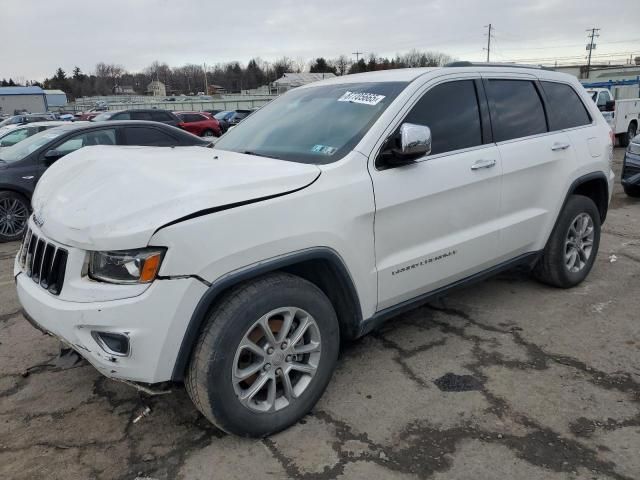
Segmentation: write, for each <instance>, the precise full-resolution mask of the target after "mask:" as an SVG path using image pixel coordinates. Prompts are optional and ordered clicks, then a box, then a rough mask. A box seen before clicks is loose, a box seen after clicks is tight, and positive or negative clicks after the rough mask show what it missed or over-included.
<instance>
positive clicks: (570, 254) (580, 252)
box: [564, 213, 595, 273]
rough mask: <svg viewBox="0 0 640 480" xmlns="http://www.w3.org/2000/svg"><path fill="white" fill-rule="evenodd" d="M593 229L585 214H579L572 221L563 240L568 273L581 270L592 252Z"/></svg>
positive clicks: (589, 218) (589, 219)
mask: <svg viewBox="0 0 640 480" xmlns="http://www.w3.org/2000/svg"><path fill="white" fill-rule="evenodd" d="M594 237H595V228H594V225H593V219H592V218H591V216H590V215H589V214H587V213H580V214H579V215H578V216H577V217H576V218H574V219H573V221H572V222H571V225H570V226H569V231H568V232H567V236H566V239H565V250H564V252H565V265H566V267H567V270H569V271H570V272H573V273H575V272H579V271H580V270H582V269H583V268H584V267H585V265H586V264H587V262H588V261H589V258H590V257H591V253H592V251H593V241H594Z"/></svg>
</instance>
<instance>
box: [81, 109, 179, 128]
mask: <svg viewBox="0 0 640 480" xmlns="http://www.w3.org/2000/svg"><path fill="white" fill-rule="evenodd" d="M111 120H146V121H150V122H159V123H164V124H165V125H171V126H172V127H179V125H180V122H181V120H180V119H179V118H178V117H177V116H176V115H175V114H173V113H172V112H170V111H168V110H159V109H145V110H142V109H140V110H114V111H110V112H104V113H101V114H99V115H96V116H95V117H93V118H92V119H91V121H92V122H104V121H111Z"/></svg>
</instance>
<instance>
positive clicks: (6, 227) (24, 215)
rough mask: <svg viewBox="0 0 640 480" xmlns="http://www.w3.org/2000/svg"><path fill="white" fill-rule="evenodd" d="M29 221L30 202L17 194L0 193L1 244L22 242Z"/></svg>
mask: <svg viewBox="0 0 640 480" xmlns="http://www.w3.org/2000/svg"><path fill="white" fill-rule="evenodd" d="M28 219H29V202H28V200H27V199H26V198H24V197H23V196H22V195H20V194H18V193H15V192H0V242H13V241H15V240H20V238H21V237H22V234H23V233H24V229H25V228H26V226H27V220H28Z"/></svg>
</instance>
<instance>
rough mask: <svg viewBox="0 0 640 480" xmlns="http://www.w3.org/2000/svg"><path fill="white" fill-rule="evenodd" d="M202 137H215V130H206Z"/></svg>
mask: <svg viewBox="0 0 640 480" xmlns="http://www.w3.org/2000/svg"><path fill="white" fill-rule="evenodd" d="M202 136H203V137H205V138H211V137H215V135H214V133H213V130H205V131H204V132H202Z"/></svg>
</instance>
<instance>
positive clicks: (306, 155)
mask: <svg viewBox="0 0 640 480" xmlns="http://www.w3.org/2000/svg"><path fill="white" fill-rule="evenodd" d="M406 85H407V84H406V83H405V82H382V83H349V84H342V85H321V86H318V87H310V88H300V89H294V90H291V91H290V92H288V93H286V94H284V95H283V96H281V97H279V98H277V99H276V100H274V101H272V102H271V103H269V104H268V105H265V106H264V107H263V108H261V109H260V110H258V111H257V112H255V113H254V114H253V115H249V116H248V117H247V118H246V119H245V120H243V121H242V123H240V124H239V126H237V127H236V128H234V129H233V130H230V131H228V132H227V133H226V134H225V135H223V136H222V137H220V140H219V141H218V142H217V143H216V145H215V148H216V149H219V150H231V151H234V152H242V153H251V154H254V155H262V156H265V157H274V158H279V159H282V160H290V161H293V162H300V163H313V164H326V163H331V162H335V161H336V160H339V159H340V158H342V157H344V156H345V155H346V154H347V153H349V151H351V150H352V149H353V147H355V146H356V144H357V143H358V142H359V141H360V139H362V137H363V136H364V134H365V133H366V132H367V131H368V130H369V128H371V125H373V123H374V122H375V121H376V120H377V119H378V117H379V116H380V115H381V114H382V112H383V111H384V110H385V109H386V108H387V107H388V106H389V105H390V104H391V102H392V101H393V100H394V99H395V98H396V97H397V96H398V94H399V93H400V92H401V91H402V90H403V89H404V88H405V86H406Z"/></svg>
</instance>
